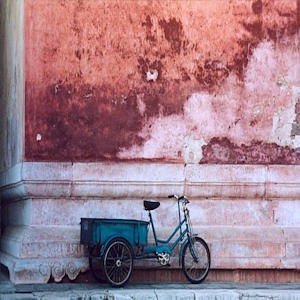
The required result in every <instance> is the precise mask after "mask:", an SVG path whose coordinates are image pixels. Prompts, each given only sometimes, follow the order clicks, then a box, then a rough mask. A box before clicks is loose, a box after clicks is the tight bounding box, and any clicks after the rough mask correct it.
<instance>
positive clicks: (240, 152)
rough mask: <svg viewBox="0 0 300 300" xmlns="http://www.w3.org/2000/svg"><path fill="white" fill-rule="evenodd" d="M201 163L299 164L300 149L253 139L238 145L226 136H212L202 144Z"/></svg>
mask: <svg viewBox="0 0 300 300" xmlns="http://www.w3.org/2000/svg"><path fill="white" fill-rule="evenodd" d="M201 163H203V164H205V163H216V164H220V163H229V164H295V165H298V164H300V149H299V148H298V149H292V150H291V149H290V148H289V147H280V146H278V145H276V144H275V143H271V144H264V143H262V142H256V141H253V143H252V144H251V145H249V146H246V145H242V146H240V147H238V146H236V145H234V144H232V143H231V142H230V141H229V140H228V139H226V138H221V139H220V138H213V139H212V140H211V141H210V143H209V144H208V145H207V146H203V159H202V160H201Z"/></svg>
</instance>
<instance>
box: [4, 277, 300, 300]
mask: <svg viewBox="0 0 300 300" xmlns="http://www.w3.org/2000/svg"><path fill="white" fill-rule="evenodd" d="M0 299H1V300H20V299H22V300H29V299H30V300H31V299H38V300H50V299H51V300H52V299H53V300H54V299H55V300H56V299H58V300H100V299H101V300H127V299H128V300H129V299H130V300H133V299H134V300H135V299H136V300H152V299H153V300H154V299H155V300H157V299H159V300H160V299H162V300H169V299H170V300H171V299H172V300H181V299H182V300H189V299H191V300H219V299H220V300H250V299H259V300H263V299H268V300H270V299H276V300H277V299H285V300H287V299H291V300H295V299H300V285H298V284H295V283H291V284H263V283H226V282H209V281H207V282H204V283H201V284H198V285H194V284H190V283H160V284H158V283H156V284H151V283H149V284H137V283H130V282H129V283H128V284H127V285H126V286H125V287H123V288H112V287H110V286H109V285H108V284H98V283H47V284H20V285H14V284H12V283H11V282H10V281H9V280H8V278H7V277H5V276H3V275H1V274H0Z"/></svg>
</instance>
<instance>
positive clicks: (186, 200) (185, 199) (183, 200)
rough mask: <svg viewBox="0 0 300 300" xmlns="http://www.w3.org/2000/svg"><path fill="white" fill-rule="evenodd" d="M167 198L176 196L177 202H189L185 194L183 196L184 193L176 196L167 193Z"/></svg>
mask: <svg viewBox="0 0 300 300" xmlns="http://www.w3.org/2000/svg"><path fill="white" fill-rule="evenodd" d="M168 198H176V199H177V201H178V202H179V201H182V202H184V203H185V204H188V203H190V201H189V199H188V197H187V196H184V195H183V196H181V197H178V196H177V195H169V196H168Z"/></svg>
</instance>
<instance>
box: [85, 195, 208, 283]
mask: <svg viewBox="0 0 300 300" xmlns="http://www.w3.org/2000/svg"><path fill="white" fill-rule="evenodd" d="M168 198H176V200H177V203H178V217H179V222H178V225H177V227H176V228H175V229H174V231H173V233H172V234H171V235H170V237H169V238H168V239H167V240H161V239H159V238H158V237H157V235H156V231H155V226H154V222H153V219H152V215H151V211H152V210H154V209H156V208H158V207H159V205H160V203H159V202H156V201H147V200H145V201H144V208H145V210H146V211H148V214H149V222H146V221H139V220H128V219H124V220H123V219H95V218H82V219H81V235H80V242H81V244H83V245H85V246H88V247H89V248H90V250H89V266H90V270H91V272H92V274H93V276H94V277H95V278H96V280H98V281H100V282H102V281H103V279H104V280H106V281H107V282H108V283H109V284H110V285H111V286H113V287H122V286H124V285H125V284H126V283H127V282H128V280H129V279H130V276H131V273H132V269H133V260H134V259H156V260H158V262H159V263H160V264H161V265H162V266H169V264H170V256H171V254H172V251H173V250H174V248H175V247H176V246H177V245H178V244H179V243H180V242H181V241H183V240H184V238H185V237H186V238H185V240H184V241H183V243H182V245H181V248H180V252H179V265H182V270H183V273H184V275H185V277H186V278H187V279H188V280H189V281H190V282H191V283H201V282H202V281H203V280H204V279H205V278H206V276H207V275H208V272H209V269H210V251H209V248H208V245H207V243H206V242H205V241H204V240H203V239H202V238H200V237H198V236H197V234H194V233H193V231H192V226H191V221H190V216H189V210H188V208H187V204H188V203H189V200H188V198H187V197H186V196H182V197H178V196H176V195H170V196H169V197H168ZM180 204H181V208H182V211H183V218H181V213H180V212H181V209H180ZM149 224H150V225H151V227H152V231H153V236H154V242H155V244H154V245H151V246H148V242H147V240H148V229H149ZM177 232H179V236H178V238H177V239H176V240H175V241H174V242H171V240H172V239H173V237H174V236H175V235H176V233H177ZM103 277H104V278H103Z"/></svg>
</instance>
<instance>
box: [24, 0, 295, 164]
mask: <svg viewBox="0 0 300 300" xmlns="http://www.w3.org/2000/svg"><path fill="white" fill-rule="evenodd" d="M287 2H288V3H287ZM50 16H51V18H50ZM298 17H299V1H296V0H295V1H284V2H282V1H275V2H274V1H261V0H256V1H223V0H222V1H171V2H170V1H151V2H149V1H122V0H120V1H88V0H87V1H73V0H70V1H55V2H53V1H50V0H47V1H46V0H45V1H41V0H38V1H37V0H27V1H26V2H25V35H26V38H25V41H26V45H25V48H26V51H25V53H26V57H25V64H26V68H25V69H26V74H25V79H26V91H25V94H26V95H25V96H26V118H25V119H26V120H25V122H26V133H25V135H26V136H25V141H26V145H25V152H26V159H27V160H58V161H69V160H71V161H74V160H91V161H92V160H95V161H97V160H103V159H111V160H114V159H117V157H118V155H117V154H118V152H119V151H120V149H130V148H131V147H134V146H135V147H139V146H141V145H143V144H145V142H146V141H147V138H148V137H147V136H145V135H143V134H140V132H141V131H143V130H144V127H145V126H151V125H148V124H151V122H150V123H149V120H154V118H162V117H166V116H170V115H178V116H182V115H183V113H184V105H185V103H186V101H187V99H188V98H189V97H190V96H191V95H192V94H193V93H195V92H201V91H202V92H208V93H210V94H211V95H213V94H215V93H217V92H218V91H219V90H220V88H222V86H223V85H224V83H225V81H226V80H227V79H228V78H229V77H230V76H233V77H234V78H237V79H236V81H235V83H234V85H233V86H232V89H233V90H234V89H239V88H240V87H241V86H243V81H244V79H245V72H246V69H247V67H248V65H249V61H250V59H251V57H252V55H253V53H254V51H255V49H256V47H257V46H258V45H259V43H261V42H262V41H263V40H264V41H265V40H267V41H272V42H274V43H275V44H276V43H278V42H279V41H281V40H284V39H286V38H288V37H290V36H292V35H294V34H295V33H297V32H298V30H299V18H298ZM148 72H150V74H156V73H155V72H157V77H153V78H154V79H149V78H148V77H147V74H148ZM151 78H152V77H151ZM267 84H269V85H270V87H271V88H273V83H271V82H269V83H267ZM240 102H241V103H240V109H239V111H240V112H239V113H238V114H239V115H242V113H241V112H242V111H243V110H245V108H247V103H243V102H244V98H243V96H241V99H240ZM228 105H230V104H228ZM222 114H223V111H221V112H220V116H219V117H222ZM239 115H238V116H237V118H238V117H240V116H239ZM268 117H270V116H268ZM233 121H237V120H233ZM153 122H154V121H153ZM255 122H256V123H255ZM257 122H258V121H257V120H253V122H252V123H251V124H252V126H258V123H257ZM270 122H271V121H270V119H269V120H267V121H265V122H261V121H260V123H259V124H260V126H262V127H261V130H262V132H264V131H265V130H266V126H270ZM251 124H250V125H251ZM175 126H176V125H175ZM161 131H164V128H161ZM220 138H221V137H219V136H215V140H219V139H220ZM215 140H212V141H211V142H210V144H211V145H214V144H215V142H214V141H215ZM206 142H208V143H209V141H206ZM179 143H180V144H181V145H182V147H183V143H184V142H183V141H179ZM253 143H254V144H255V143H256V142H255V140H253ZM210 144H209V145H210ZM209 145H208V146H207V148H206V149H205V150H204V152H205V159H204V160H203V162H204V161H205V162H207V163H215V162H231V161H232V162H236V161H241V158H239V154H238V153H239V151H242V152H243V151H245V155H246V154H247V153H248V152H249V151H250V152H252V150H249V148H247V147H248V146H247V147H246V148H245V147H244V148H239V151H237V150H236V149H235V147H234V146H233V145H232V144H231V141H230V140H229V144H228V147H229V148H231V149H232V151H231V152H232V154H231V155H233V156H234V155H237V157H236V158H232V159H228V160H224V161H221V160H216V159H215V158H214V157H213V156H212V155H210V154H209V151H210V150H209V149H212V148H211V146H209ZM249 147H250V146H249ZM255 147H256V148H257V147H258V146H257V145H256V146H255ZM259 148H260V149H261V151H264V153H265V157H263V158H262V159H261V160H260V162H261V163H263V162H266V163H267V162H268V161H270V160H271V161H272V162H273V161H278V162H279V161H281V162H288V161H294V160H293V159H290V158H289V157H292V156H293V155H292V152H289V151H287V152H289V153H288V154H286V157H285V158H283V159H282V160H281V159H279V160H278V159H275V160H274V159H273V158H268V155H272V153H273V152H272V151H273V150H269V149H271V148H272V149H278V147H277V146H276V145H272V144H271V145H265V144H264V143H262V144H259ZM279 148H280V147H279ZM264 149H266V150H264ZM287 150H289V149H287ZM176 153H177V151H176ZM284 153H285V152H284ZM129 157H130V159H134V157H132V156H128V158H129ZM123 158H124V159H126V157H123ZM156 158H157V159H162V160H164V159H165V160H170V158H166V157H164V155H162V154H161V153H157V157H156ZM172 160H177V161H182V158H181V157H176V158H172ZM253 160H254V159H248V160H247V161H246V162H247V163H248V162H249V163H250V162H252V161H253Z"/></svg>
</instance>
